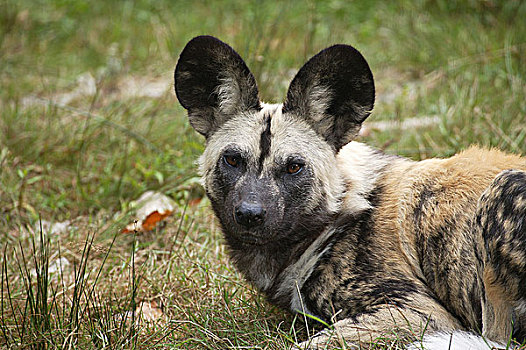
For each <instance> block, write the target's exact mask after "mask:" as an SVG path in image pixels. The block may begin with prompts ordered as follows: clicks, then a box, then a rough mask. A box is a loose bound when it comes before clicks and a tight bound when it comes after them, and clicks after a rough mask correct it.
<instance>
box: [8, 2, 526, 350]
mask: <svg viewBox="0 0 526 350" xmlns="http://www.w3.org/2000/svg"><path fill="white" fill-rule="evenodd" d="M525 17H526V3H524V2H521V1H511V0H510V1H491V0H480V1H477V0H470V1H460V0H459V1H441V0H421V1H409V0H406V1H403V0H402V1H397V2H385V1H367V2H365V1H364V2H360V1H353V2H346V1H337V0H332V1H308V2H286V1H283V2H281V1H278V2H276V1H246V2H236V1H232V0H223V1H214V2H208V1H193V2H183V1H179V2H170V1H167V0H165V1H163V0H161V1H153V0H139V1H122V2H108V1H87V0H85V1H82V0H80V1H79V0H74V1H73V0H49V1H44V0H41V1H32V0H16V1H15V0H3V1H1V2H0V86H2V88H1V89H0V110H1V115H0V247H1V251H2V252H1V255H0V266H1V274H0V283H1V289H0V293H1V294H0V298H1V300H0V346H1V347H5V348H18V347H23V348H24V347H27V348H33V347H34V348H37V347H42V346H44V345H45V346H46V347H47V348H62V347H64V346H65V345H68V344H70V345H75V344H77V345H79V346H82V348H111V349H114V348H131V347H135V348H173V349H181V348H188V349H194V348H196V347H197V348H206V349H224V348H252V347H260V348H269V349H283V348H287V346H289V345H290V344H292V343H293V342H295V341H297V340H302V339H305V338H306V336H307V335H308V334H311V333H312V332H313V330H312V329H311V328H310V327H311V326H310V325H309V326H306V324H305V323H304V322H303V318H302V317H294V316H293V315H290V314H288V313H286V312H283V311H281V310H278V309H276V308H274V307H273V306H271V305H269V304H268V303H267V302H266V301H265V300H264V298H263V297H262V296H261V295H259V294H258V293H257V292H256V291H255V290H254V289H253V288H251V287H250V286H249V285H247V283H245V282H244V281H243V279H242V278H241V276H240V275H239V274H238V273H237V272H236V271H235V270H234V268H233V266H232V264H230V263H229V261H228V255H227V252H226V248H225V246H224V244H223V241H222V238H221V233H220V231H219V229H218V227H217V223H216V222H215V220H214V219H213V217H212V214H211V211H210V209H209V203H208V201H207V200H206V198H204V193H203V190H202V188H201V187H200V185H199V183H198V175H197V173H196V166H195V160H196V159H197V157H198V156H199V154H200V153H201V151H202V150H203V139H202V138H201V137H200V136H199V135H197V134H196V133H195V132H194V131H193V129H192V128H191V127H190V126H189V124H188V121H187V119H186V115H185V111H184V110H183V109H182V107H181V106H180V105H179V104H178V103H177V101H176V98H175V96H174V93H173V80H172V79H173V69H174V67H175V63H176V61H177V57H178V55H179V53H180V51H181V50H182V48H183V47H184V45H185V43H186V42H187V41H188V40H190V39H191V38H192V37H193V36H195V35H199V34H211V35H214V36H217V37H219V38H220V39H222V40H224V41H226V42H228V43H230V44H231V45H232V46H233V47H234V48H236V50H237V51H238V52H239V53H240V54H241V56H242V57H243V58H245V60H246V61H247V64H248V66H249V67H250V69H251V70H252V71H253V72H254V75H255V76H256V79H257V81H258V83H259V86H260V92H261V97H262V99H263V100H265V101H267V102H280V101H281V100H282V99H283V97H284V95H285V92H286V89H287V87H288V84H289V82H290V80H291V79H292V77H293V76H294V74H295V72H296V71H297V69H299V68H300V67H301V65H302V64H303V63H304V62H305V60H306V59H308V58H309V57H310V56H312V55H313V54H315V53H317V52H318V51H319V50H321V49H322V48H324V47H326V46H328V45H329V44H332V43H346V44H351V45H353V46H355V47H356V48H357V49H359V50H360V51H361V52H362V53H363V55H364V56H365V57H366V59H367V60H368V62H369V63H370V65H371V69H372V71H373V74H374V75H375V81H376V87H377V101H376V107H375V110H374V112H373V114H372V116H371V117H370V119H369V120H368V122H367V123H366V125H365V128H364V130H362V133H361V136H360V137H359V139H360V141H363V142H366V143H368V144H370V145H372V146H375V147H378V148H380V149H382V150H384V151H386V152H388V153H391V154H401V155H403V156H407V157H411V158H413V159H424V158H429V157H434V156H448V155H451V154H454V153H456V152H458V151H460V150H462V149H464V148H466V147H467V146H468V145H469V144H472V143H477V144H480V145H482V146H485V147H499V148H501V149H504V150H506V151H509V152H514V153H519V154H520V153H522V154H525V153H526V142H525V140H526V128H525V127H524V125H526V98H525V97H526V82H525V79H526V64H525V63H524V57H526V22H525V21H524V20H523V18H525ZM148 190H154V191H158V192H160V193H163V194H165V195H167V196H169V197H170V198H172V199H173V200H174V202H175V210H174V211H173V213H172V214H171V215H170V216H168V217H167V219H166V221H164V222H163V223H160V224H159V225H158V226H157V227H156V228H155V229H154V230H152V231H149V232H142V231H137V232H133V231H131V232H127V233H124V232H123V229H124V228H125V227H126V225H128V224H130V223H131V222H134V220H136V219H137V218H136V217H135V216H134V215H135V211H134V208H133V207H132V206H131V205H130V203H132V202H133V201H134V200H135V199H137V198H138V197H139V196H140V195H141V194H143V193H144V192H145V191H148ZM54 223H62V224H63V225H58V226H52V225H53V224H54ZM133 311H135V312H133ZM397 337H398V335H397V334H392V335H391V336H390V337H387V338H389V339H391V340H392V339H395V340H396V338H397ZM387 340H388V339H378V340H376V342H375V343H374V344H373V345H372V347H377V348H383V347H385V345H384V344H385V342H386V341H387Z"/></svg>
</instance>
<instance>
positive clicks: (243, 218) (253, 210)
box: [234, 202, 265, 228]
mask: <svg viewBox="0 0 526 350" xmlns="http://www.w3.org/2000/svg"><path fill="white" fill-rule="evenodd" d="M234 218H235V219H236V222H237V223H238V224H240V225H243V226H245V227H246V228H253V227H256V226H259V225H261V224H262V223H263V220H264V219H265V209H264V208H263V206H262V205H261V203H258V202H241V204H239V205H238V206H237V207H236V209H235V211H234Z"/></svg>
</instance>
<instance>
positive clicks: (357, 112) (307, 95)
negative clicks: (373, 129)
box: [283, 45, 374, 151]
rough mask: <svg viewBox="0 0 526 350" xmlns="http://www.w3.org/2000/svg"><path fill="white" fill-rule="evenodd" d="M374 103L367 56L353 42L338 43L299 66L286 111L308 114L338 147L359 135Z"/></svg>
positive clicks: (302, 116) (288, 93) (317, 130)
mask: <svg viewBox="0 0 526 350" xmlns="http://www.w3.org/2000/svg"><path fill="white" fill-rule="evenodd" d="M373 106H374V81H373V74H372V73H371V70H370V69H369V65H368V64H367V62H366V61H365V58H363V56H362V55H361V54H360V53H359V52H358V51H357V50H356V49H355V48H353V47H351V46H348V45H334V46H331V47H329V48H327V49H325V50H323V51H321V52H320V53H318V54H317V55H316V56H314V57H312V58H311V59H310V60H309V61H308V62H307V63H305V65H304V66H303V67H302V68H301V69H300V70H299V72H298V74H296V77H295V78H294V79H293V80H292V83H291V84H290V87H289V90H288V92H287V98H286V100H285V103H284V104H283V113H291V114H293V115H295V116H298V117H300V118H304V120H306V121H307V123H308V124H309V125H311V127H312V128H313V129H314V130H315V131H316V132H317V133H318V134H320V135H321V136H322V137H324V138H325V140H327V142H328V143H329V144H330V145H331V146H333V147H334V149H335V150H336V151H338V150H339V149H340V148H341V147H343V146H344V145H345V144H347V143H348V142H350V141H351V140H352V139H353V138H354V137H355V136H356V134H357V133H358V131H359V130H360V127H361V124H362V122H363V121H364V120H365V119H366V118H367V117H368V116H369V114H370V113H371V111H372V109H373Z"/></svg>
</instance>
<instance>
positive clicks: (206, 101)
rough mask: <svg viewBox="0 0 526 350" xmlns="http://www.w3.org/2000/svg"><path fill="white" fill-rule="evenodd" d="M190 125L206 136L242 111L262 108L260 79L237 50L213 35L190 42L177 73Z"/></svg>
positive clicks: (177, 80) (179, 63) (182, 53)
mask: <svg viewBox="0 0 526 350" xmlns="http://www.w3.org/2000/svg"><path fill="white" fill-rule="evenodd" d="M174 79H175V92H176V94H177V98H178V99H179V102H181V104H182V105H183V107H184V108H186V109H187V110H188V118H189V120H190V124H191V125H192V126H193V127H194V129H195V130H197V131H198V132H199V133H201V134H202V135H204V136H205V137H206V138H208V137H210V136H211V135H212V134H213V133H214V132H215V131H216V130H217V129H219V128H220V127H221V126H222V125H223V124H224V123H225V122H226V121H227V120H229V119H230V118H232V117H233V116H235V115H238V114H239V113H243V112H248V111H257V110H260V109H261V106H260V102H259V98H258V88H257V85H256V79H255V78H254V76H253V75H252V73H251V72H250V70H249V69H248V67H247V65H246V64H245V62H244V61H243V59H242V58H241V57H240V56H239V54H238V53H237V52H235V51H234V49H232V48H231V47H230V46H228V45H227V44H225V43H224V42H222V41H221V40H219V39H217V38H214V37H212V36H208V35H203V36H197V37H195V38H193V39H192V40H190V41H189V42H188V44H186V46H185V48H184V49H183V52H181V56H180V57H179V61H178V62H177V66H176V68H175V72H174Z"/></svg>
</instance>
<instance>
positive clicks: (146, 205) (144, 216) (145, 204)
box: [122, 191, 176, 233]
mask: <svg viewBox="0 0 526 350" xmlns="http://www.w3.org/2000/svg"><path fill="white" fill-rule="evenodd" d="M175 205H176V204H175V202H174V201H173V199H171V198H170V197H168V196H165V195H164V194H162V193H159V192H154V191H147V192H145V193H143V194H142V195H141V196H140V197H139V199H137V200H136V201H135V202H132V203H130V207H132V208H134V207H135V208H137V213H136V216H135V217H136V220H135V221H134V222H132V223H130V224H129V225H128V226H126V228H124V230H122V232H123V233H129V232H134V231H151V230H153V229H154V228H155V226H156V225H157V223H159V222H161V221H162V220H164V218H166V217H167V216H169V215H171V214H172V213H173V211H174V210H175Z"/></svg>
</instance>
